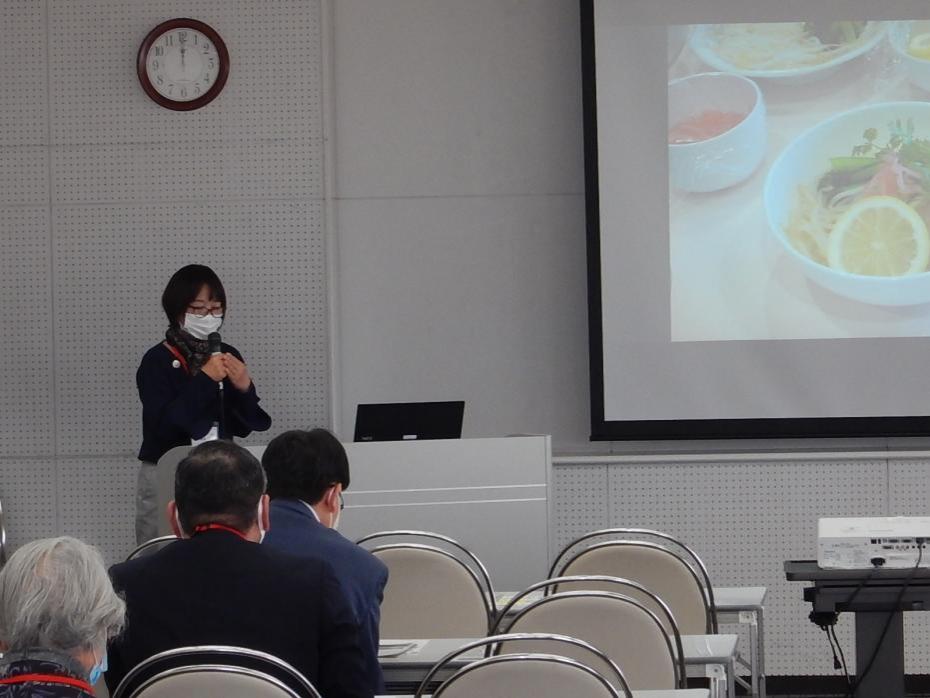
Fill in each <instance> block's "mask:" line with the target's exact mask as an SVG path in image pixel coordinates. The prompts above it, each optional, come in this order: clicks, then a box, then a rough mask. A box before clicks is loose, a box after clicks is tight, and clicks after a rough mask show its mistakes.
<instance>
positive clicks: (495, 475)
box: [158, 436, 552, 589]
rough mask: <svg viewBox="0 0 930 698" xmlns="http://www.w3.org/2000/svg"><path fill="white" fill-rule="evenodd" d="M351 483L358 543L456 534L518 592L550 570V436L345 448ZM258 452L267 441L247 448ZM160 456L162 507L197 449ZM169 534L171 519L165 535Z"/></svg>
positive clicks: (351, 534)
mask: <svg viewBox="0 0 930 698" xmlns="http://www.w3.org/2000/svg"><path fill="white" fill-rule="evenodd" d="M345 448H346V452H347V453H348V456H349V468H350V473H351V484H350V487H349V489H348V490H347V491H346V492H345V502H346V508H345V511H344V512H343V513H342V516H341V518H340V525H339V530H340V532H341V533H342V534H343V535H345V536H346V537H347V538H350V539H353V540H355V539H357V538H361V537H362V536H363V535H366V534H368V533H376V532H378V531H385V530H397V529H415V530H423V531H434V532H436V533H442V534H444V535H447V536H451V537H452V538H455V539H456V540H458V541H459V542H460V543H462V544H463V545H464V546H465V547H467V548H469V549H470V550H471V551H472V552H474V553H475V554H476V555H477V556H478V557H479V558H480V559H481V561H482V562H483V563H484V564H485V566H486V567H487V568H488V571H489V573H490V575H491V581H492V582H493V583H494V586H495V588H496V589H520V588H523V587H524V586H528V585H529V584H531V583H533V582H535V581H539V580H540V579H543V578H545V576H546V572H547V571H548V567H549V550H550V545H549V536H550V531H549V520H550V508H551V499H550V496H549V482H550V476H551V464H552V452H551V442H550V438H549V437H548V436H512V437H505V438H490V439H442V440H430V441H383V442H374V443H348V444H345ZM248 449H249V450H250V451H251V452H252V453H254V454H255V455H256V456H257V457H258V458H261V455H262V453H263V452H264V450H265V447H264V446H249V447H248ZM189 450H190V449H189V448H188V447H179V448H175V449H172V450H171V451H169V452H168V453H166V454H165V455H164V456H163V457H162V458H161V459H160V460H159V462H158V467H159V473H158V481H159V507H160V508H161V510H162V511H163V510H164V506H165V504H167V502H168V500H170V499H171V497H172V493H173V488H174V471H175V469H176V467H177V464H178V462H179V461H180V460H181V458H183V457H184V455H185V454H186V453H187V452H188V451H189ZM162 532H164V533H170V530H169V529H168V524H167V522H166V521H160V522H159V533H160V534H161V533H162Z"/></svg>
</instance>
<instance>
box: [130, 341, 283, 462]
mask: <svg viewBox="0 0 930 698" xmlns="http://www.w3.org/2000/svg"><path fill="white" fill-rule="evenodd" d="M222 348H223V351H224V352H229V353H230V354H232V355H233V356H235V357H236V358H238V359H239V360H240V361H241V360H242V355H241V354H240V353H239V352H238V351H236V349H235V347H231V346H229V345H228V344H223V346H222ZM175 361H176V360H175V357H174V354H172V353H171V352H170V351H169V350H168V348H167V347H166V346H165V345H164V344H158V345H156V346H154V347H152V348H151V349H149V350H148V351H147V352H145V356H143V357H142V363H141V364H139V370H138V371H136V385H137V387H138V388H139V398H140V399H141V400H142V447H141V448H140V449H139V460H141V461H145V462H146V463H157V462H158V459H159V458H161V457H162V455H164V453H165V452H166V451H169V450H170V449H172V448H174V447H175V446H184V445H188V446H189V445H190V443H191V439H192V438H194V439H199V438H202V437H203V436H204V435H206V433H207V432H208V431H210V428H211V427H212V426H213V423H214V422H215V421H218V419H219V411H220V399H219V394H218V393H219V391H218V390H217V383H216V382H215V381H214V380H213V379H212V378H210V376H208V375H207V374H206V373H204V372H203V371H201V372H199V373H198V374H197V375H195V376H191V375H189V374H188V373H187V371H186V370H185V369H184V367H183V366H180V365H178V366H177V367H175V365H174V363H175ZM223 393H224V395H223V420H222V425H223V433H221V434H220V437H221V438H231V437H233V436H248V435H249V434H251V433H252V432H253V431H265V430H266V429H268V427H270V426H271V417H269V416H268V414H267V413H266V412H265V411H264V410H263V409H262V408H261V407H259V406H258V395H257V394H256V393H255V384H254V383H253V384H252V385H250V386H249V389H248V390H247V391H246V392H244V393H243V392H240V391H238V390H236V389H235V388H234V387H233V385H232V383H230V382H229V379H226V380H224V381H223Z"/></svg>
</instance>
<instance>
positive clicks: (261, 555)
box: [106, 441, 373, 698]
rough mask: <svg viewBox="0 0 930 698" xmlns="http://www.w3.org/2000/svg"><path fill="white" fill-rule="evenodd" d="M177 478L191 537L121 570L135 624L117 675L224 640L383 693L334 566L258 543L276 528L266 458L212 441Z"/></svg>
mask: <svg viewBox="0 0 930 698" xmlns="http://www.w3.org/2000/svg"><path fill="white" fill-rule="evenodd" d="M174 487H175V499H174V501H172V502H170V503H169V505H168V516H169V519H170V521H171V523H172V527H173V528H174V531H175V533H176V534H177V535H178V536H180V538H181V540H179V541H177V542H175V543H172V544H170V545H168V546H166V547H164V548H162V549H161V550H159V551H158V552H156V553H153V554H152V555H149V556H146V557H142V558H138V559H136V560H132V561H130V562H124V563H122V564H119V565H115V566H114V567H113V568H112V569H111V575H112V577H113V582H114V586H115V587H116V588H117V590H119V591H122V592H123V593H125V598H126V605H127V624H126V631H125V633H124V634H123V635H122V636H121V637H120V638H118V639H117V640H116V641H115V642H113V643H112V644H111V646H110V670H109V671H108V672H107V677H106V678H107V684H108V685H109V686H110V687H111V688H112V687H115V686H116V685H117V684H118V683H119V681H120V679H121V678H122V677H123V676H124V675H125V674H126V672H127V671H128V670H129V669H131V668H132V667H133V666H135V665H136V664H138V663H139V662H141V661H142V660H144V659H146V658H147V657H150V656H152V655H153V654H156V653H158V652H162V651H164V650H167V649H171V648H175V647H183V646H191V645H211V644H218V645H234V646H240V647H248V648H251V649H256V650H261V651H264V652H268V653H270V654H272V655H275V656H277V657H279V658H280V659H283V660H284V661H286V662H288V663H290V664H291V665H293V666H294V667H295V668H296V669H297V670H299V671H300V672H301V673H303V674H304V675H305V676H306V677H307V678H308V679H309V680H310V681H311V682H312V683H313V684H314V685H315V686H316V687H317V688H318V689H319V691H320V692H321V693H322V694H323V696H324V697H325V698H348V697H358V696H371V695H373V692H372V691H371V690H369V688H368V684H367V682H366V681H365V680H364V661H363V652H362V648H361V646H360V644H359V628H358V622H357V621H356V619H355V615H354V613H353V612H352V609H351V607H350V606H349V603H348V600H347V599H346V595H345V592H344V591H343V589H342V587H341V585H340V584H339V581H338V579H337V577H336V575H335V573H334V571H333V567H332V566H331V565H330V564H329V563H328V562H325V561H323V560H307V559H302V558H299V557H296V556H292V555H288V554H286V553H282V552H281V551H278V550H275V549H273V548H271V547H269V546H262V545H257V543H259V542H260V541H261V538H262V536H263V534H264V531H265V530H267V528H268V497H267V495H264V494H263V493H264V491H265V475H264V472H263V471H262V467H261V464H260V463H259V462H258V460H257V459H256V458H255V457H254V456H253V455H252V454H250V453H249V452H248V451H246V450H245V449H244V448H242V447H240V446H237V445H235V444H233V443H231V442H228V441H211V442H207V443H204V444H201V445H200V446H197V447H196V448H194V449H192V450H191V452H190V454H189V455H188V456H187V457H186V458H184V459H183V460H182V461H181V462H180V464H179V465H178V469H177V473H176V475H175V483H174Z"/></svg>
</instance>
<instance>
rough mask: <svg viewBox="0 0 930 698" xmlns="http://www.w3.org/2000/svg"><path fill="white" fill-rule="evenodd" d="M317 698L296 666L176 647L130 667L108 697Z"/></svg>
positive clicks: (249, 654) (215, 649)
mask: <svg viewBox="0 0 930 698" xmlns="http://www.w3.org/2000/svg"><path fill="white" fill-rule="evenodd" d="M135 696H139V697H140V698H162V697H163V696H164V697H165V698H167V696H203V697H205V698H224V697H229V698H239V696H242V698H247V697H248V698H250V697H252V696H255V697H256V698H283V697H284V696H289V697H290V698H320V694H319V692H318V691H317V690H316V689H315V688H314V687H313V684H311V683H310V681H308V680H307V679H306V677H304V676H303V674H301V673H300V672H299V671H297V669H295V668H294V667H292V666H291V665H290V664H288V663H287V662H285V661H284V660H282V659H278V658H277V657H275V656H273V655H270V654H268V653H267V652H259V651H258V650H252V649H248V648H245V647H228V646H223V645H205V646H200V647H179V648H177V649H171V650H167V651H165V652H160V653H159V654H156V655H153V656H151V657H149V658H148V659H146V660H145V661H143V662H141V663H140V664H138V665H137V666H136V667H134V668H133V669H132V670H130V672H129V673H128V674H126V676H124V677H123V680H122V681H120V684H119V686H117V687H116V690H115V691H114V692H113V698H135Z"/></svg>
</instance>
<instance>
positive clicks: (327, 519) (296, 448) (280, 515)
mask: <svg viewBox="0 0 930 698" xmlns="http://www.w3.org/2000/svg"><path fill="white" fill-rule="evenodd" d="M262 465H263V466H264V467H265V473H266V474H267V476H268V494H269V496H270V497H271V529H270V530H269V532H268V536H267V537H266V538H265V543H264V544H265V545H266V546H271V547H274V548H277V549H279V550H283V551H285V552H289V553H294V554H297V555H302V556H305V557H308V558H312V559H324V560H327V561H328V562H330V563H331V564H332V565H333V567H334V568H335V570H336V576H337V577H338V578H339V581H340V583H341V584H342V585H343V588H344V589H345V590H346V594H347V596H348V597H349V603H351V604H352V608H353V610H354V611H355V614H356V617H357V619H358V621H359V625H360V627H361V634H362V645H363V646H364V647H365V654H366V656H365V666H366V673H365V676H366V681H367V684H366V685H367V686H368V687H369V689H370V690H372V691H373V692H375V693H383V690H382V689H383V679H382V676H381V666H380V664H379V663H378V625H379V624H380V621H381V599H382V597H383V595H384V585H385V584H386V583H387V577H388V570H387V567H386V566H385V564H384V563H383V562H381V561H380V560H378V559H377V558H376V557H375V556H374V555H372V554H371V553H370V552H368V551H367V550H365V549H363V548H360V547H359V546H357V545H356V544H355V543H353V542H352V541H350V540H348V539H347V538H345V537H343V536H342V535H340V534H339V533H337V532H336V527H337V525H338V523H339V514H340V512H341V511H342V507H343V500H342V491H343V490H344V489H346V488H348V486H349V460H348V457H347V456H346V451H345V449H344V448H343V447H342V444H341V443H339V440H338V439H337V438H336V437H335V436H333V435H332V434H330V433H329V432H328V431H326V430H325V429H314V430H312V431H300V430H294V431H288V432H285V433H283V434H281V435H279V436H277V437H275V438H274V439H272V440H271V443H269V444H268V447H267V448H266V449H265V453H264V454H263V455H262Z"/></svg>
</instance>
